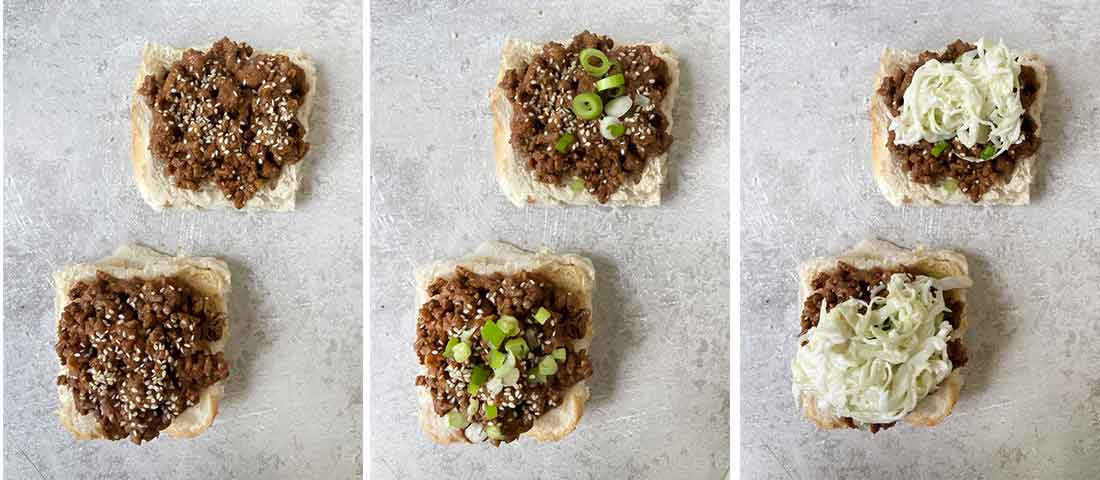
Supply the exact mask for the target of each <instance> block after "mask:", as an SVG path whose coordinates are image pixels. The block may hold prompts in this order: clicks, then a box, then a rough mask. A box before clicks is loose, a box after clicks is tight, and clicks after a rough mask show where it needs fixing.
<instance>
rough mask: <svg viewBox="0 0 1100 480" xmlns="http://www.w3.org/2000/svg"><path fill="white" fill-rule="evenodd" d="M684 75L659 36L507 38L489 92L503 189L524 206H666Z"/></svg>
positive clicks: (513, 201) (498, 168) (496, 155)
mask: <svg viewBox="0 0 1100 480" xmlns="http://www.w3.org/2000/svg"><path fill="white" fill-rule="evenodd" d="M679 78H680V70H679V67H678V65H677V63H676V59H675V58H674V57H673V56H672V51H671V50H670V49H669V48H668V47H667V46H665V45H663V44H659V43H658V44H635V45H620V46H615V42H614V41H612V40H611V39H610V38H608V37H603V36H599V35H594V34H592V33H589V32H587V31H586V32H583V33H581V34H578V35H577V36H575V37H573V41H572V42H570V43H569V44H568V45H562V44H560V43H555V42H550V43H547V44H546V45H542V46H539V45H536V44H534V43H531V42H525V41H520V40H508V41H507V42H506V43H505V44H504V51H503V52H502V54H501V64H500V74H499V75H498V77H497V87H496V88H495V89H493V91H492V94H491V100H492V108H493V120H494V129H493V130H494V133H493V156H494V158H495V160H496V173H497V181H498V182H499V183H500V186H501V188H502V189H503V190H504V194H505V195H506V196H507V197H508V199H509V200H510V201H511V202H512V203H513V204H515V205H516V206H519V207H522V206H524V205H526V204H533V205H560V204H570V205H594V204H603V205H610V206H616V207H620V206H627V205H633V206H646V207H648V206H655V205H659V204H660V203H661V183H662V181H663V180H664V177H665V163H666V159H667V158H668V148H669V145H671V143H672V135H671V134H670V131H671V128H672V104H673V101H674V100H675V99H676V91H677V89H678V88H679V84H680V80H679Z"/></svg>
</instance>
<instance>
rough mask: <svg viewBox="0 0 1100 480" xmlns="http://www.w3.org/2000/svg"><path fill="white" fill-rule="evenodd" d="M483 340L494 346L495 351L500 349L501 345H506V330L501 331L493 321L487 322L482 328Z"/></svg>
mask: <svg viewBox="0 0 1100 480" xmlns="http://www.w3.org/2000/svg"><path fill="white" fill-rule="evenodd" d="M481 338H484V339H485V341H486V342H489V345H492V346H493V349H497V348H500V345H501V344H502V343H504V339H505V338H507V337H505V336H504V330H501V329H500V327H498V326H497V324H496V322H494V321H493V320H492V319H489V320H486V321H485V325H482V326H481Z"/></svg>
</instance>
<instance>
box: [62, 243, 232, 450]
mask: <svg viewBox="0 0 1100 480" xmlns="http://www.w3.org/2000/svg"><path fill="white" fill-rule="evenodd" d="M229 280H230V279H229V269H228V268H227V267H226V264H225V262H222V261H221V260H218V259H215V258H202V257H198V258H189V257H170V256H167V255H162V254H160V253H157V252H155V251H153V250H150V249H148V248H144V247H139V246H136V245H127V246H123V247H121V248H119V249H118V250H116V251H115V253H114V254H113V255H111V256H110V257H107V258H104V259H102V260H99V261H97V262H95V263H92V264H78V265H70V266H68V267H66V268H65V269H64V270H62V271H60V272H57V273H56V274H55V275H54V286H55V289H56V291H55V297H56V298H55V303H56V308H57V346H56V351H57V357H58V359H59V360H60V362H61V373H60V375H59V376H58V377H57V384H58V394H59V396H60V407H59V408H58V415H59V416H60V417H61V423H62V424H63V425H65V427H66V428H68V429H69V431H71V432H72V434H73V436H75V437H76V438H77V439H80V440H93V439H107V440H119V439H123V438H129V439H130V440H131V441H133V442H134V443H137V444H140V443H141V442H145V441H149V440H152V439H154V438H156V437H157V436H158V435H160V432H161V431H165V432H167V433H168V434H169V435H172V436H175V437H195V436H198V435H199V434H201V433H202V432H204V431H206V429H207V428H208V427H210V425H211V424H212V423H213V422H214V417H215V416H217V414H218V402H219V401H220V399H221V397H222V392H223V389H224V384H225V379H226V378H227V377H228V376H229V365H228V363H227V362H226V360H225V355H224V354H223V353H222V352H223V350H224V349H225V344H226V341H227V340H228V338H229V310H228V308H227V305H226V301H227V299H228V296H229Z"/></svg>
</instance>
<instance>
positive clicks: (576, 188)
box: [569, 177, 584, 193]
mask: <svg viewBox="0 0 1100 480" xmlns="http://www.w3.org/2000/svg"><path fill="white" fill-rule="evenodd" d="M569 188H572V189H573V193H581V190H584V180H581V178H580V177H573V183H571V184H569Z"/></svg>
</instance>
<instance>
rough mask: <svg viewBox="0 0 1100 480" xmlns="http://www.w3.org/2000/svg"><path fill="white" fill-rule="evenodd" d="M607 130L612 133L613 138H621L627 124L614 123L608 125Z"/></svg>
mask: <svg viewBox="0 0 1100 480" xmlns="http://www.w3.org/2000/svg"><path fill="white" fill-rule="evenodd" d="M607 132H608V133H610V134H611V137H612V138H619V137H621V136H623V133H625V132H626V125H623V124H621V123H612V124H611V125H608V126H607Z"/></svg>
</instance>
